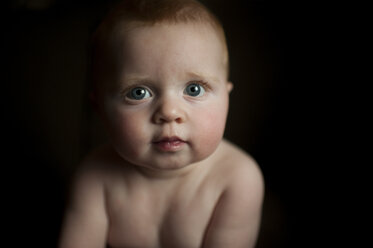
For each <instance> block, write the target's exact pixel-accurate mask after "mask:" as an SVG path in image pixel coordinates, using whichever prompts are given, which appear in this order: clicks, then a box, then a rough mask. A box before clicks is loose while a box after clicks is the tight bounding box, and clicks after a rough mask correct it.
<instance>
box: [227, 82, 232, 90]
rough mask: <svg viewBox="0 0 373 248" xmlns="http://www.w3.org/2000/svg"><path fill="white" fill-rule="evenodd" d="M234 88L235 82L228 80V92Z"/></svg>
mask: <svg viewBox="0 0 373 248" xmlns="http://www.w3.org/2000/svg"><path fill="white" fill-rule="evenodd" d="M232 90H233V83H232V82H227V91H228V93H231V91H232Z"/></svg>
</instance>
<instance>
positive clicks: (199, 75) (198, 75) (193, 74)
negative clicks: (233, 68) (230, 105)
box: [186, 72, 219, 82]
mask: <svg viewBox="0 0 373 248" xmlns="http://www.w3.org/2000/svg"><path fill="white" fill-rule="evenodd" d="M186 75H187V76H188V77H192V78H196V79H205V80H207V81H212V82H219V79H218V78H217V77H214V76H211V75H205V74H204V73H201V72H197V73H196V72H187V74H186Z"/></svg>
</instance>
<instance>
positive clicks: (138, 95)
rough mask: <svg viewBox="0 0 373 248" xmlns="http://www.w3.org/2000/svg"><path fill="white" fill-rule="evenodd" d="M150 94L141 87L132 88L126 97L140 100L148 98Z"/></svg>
mask: <svg viewBox="0 0 373 248" xmlns="http://www.w3.org/2000/svg"><path fill="white" fill-rule="evenodd" d="M151 96H152V95H151V94H150V92H149V91H148V90H147V89H145V88H143V87H136V88H133V89H132V90H131V91H130V92H128V94H127V97H128V98H130V99H133V100H142V99H145V98H149V97H151Z"/></svg>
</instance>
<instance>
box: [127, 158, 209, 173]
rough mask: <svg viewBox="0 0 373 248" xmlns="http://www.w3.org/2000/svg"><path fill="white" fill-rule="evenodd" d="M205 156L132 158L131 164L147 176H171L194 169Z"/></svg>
mask: <svg viewBox="0 0 373 248" xmlns="http://www.w3.org/2000/svg"><path fill="white" fill-rule="evenodd" d="M206 157H208V156H204V157H198V158H183V157H177V156H175V157H172V156H169V157H167V158H162V159H159V158H155V159H153V160H151V161H141V160H132V161H128V160H127V161H128V162H130V164H131V166H133V167H135V169H136V170H138V171H140V172H141V173H144V174H146V175H149V176H156V177H157V176H160V177H172V176H180V175H184V174H187V173H189V172H191V171H194V169H195V168H197V167H200V165H201V164H202V163H201V162H203V161H204V160H205V159H206Z"/></svg>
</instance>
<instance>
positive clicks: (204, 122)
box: [192, 103, 228, 157]
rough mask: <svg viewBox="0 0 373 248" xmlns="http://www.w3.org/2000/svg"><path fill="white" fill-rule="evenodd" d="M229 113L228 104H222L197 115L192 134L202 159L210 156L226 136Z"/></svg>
mask: <svg viewBox="0 0 373 248" xmlns="http://www.w3.org/2000/svg"><path fill="white" fill-rule="evenodd" d="M227 111H228V106H227V104H222V103H220V104H214V105H210V106H208V107H207V108H204V109H201V111H198V112H197V113H195V122H194V127H193V129H192V133H193V137H194V140H195V141H196V143H195V147H196V148H197V149H196V150H197V152H198V154H199V156H200V157H206V156H208V155H210V154H211V153H213V152H214V151H215V149H216V148H217V146H218V145H219V143H220V141H221V139H222V137H223V134H224V129H225V122H226V117H227Z"/></svg>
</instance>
